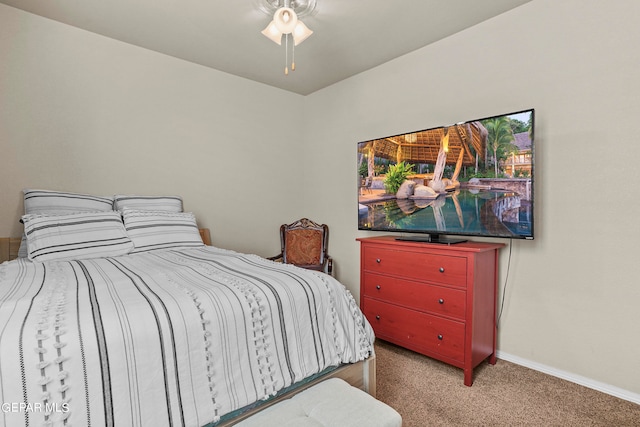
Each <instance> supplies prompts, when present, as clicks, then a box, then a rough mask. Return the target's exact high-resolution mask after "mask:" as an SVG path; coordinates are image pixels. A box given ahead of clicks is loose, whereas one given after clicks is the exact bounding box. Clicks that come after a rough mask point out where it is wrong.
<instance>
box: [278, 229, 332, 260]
mask: <svg viewBox="0 0 640 427" xmlns="http://www.w3.org/2000/svg"><path fill="white" fill-rule="evenodd" d="M328 241H329V227H328V226H327V225H326V224H317V223H315V222H313V221H311V220H310V219H308V218H302V219H300V220H298V221H295V222H293V223H291V224H283V225H282V226H280V246H281V249H282V254H283V261H284V262H285V263H288V264H295V265H299V266H305V267H307V268H309V267H312V266H317V267H318V269H322V266H323V264H324V262H325V259H326V258H327V244H328Z"/></svg>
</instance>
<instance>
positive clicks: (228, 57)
mask: <svg viewBox="0 0 640 427" xmlns="http://www.w3.org/2000/svg"><path fill="white" fill-rule="evenodd" d="M529 1H531V0H483V1H478V0H395V1H393V0H317V7H316V9H315V10H314V11H313V12H312V13H311V14H310V15H309V16H306V17H304V18H302V20H303V22H304V23H305V24H306V25H307V26H308V27H309V28H310V29H311V30H313V31H314V34H313V35H312V36H311V37H309V38H308V39H307V40H306V41H304V43H301V44H300V45H298V46H297V47H296V50H295V62H296V71H294V72H289V75H285V74H284V66H285V52H284V49H285V48H284V46H278V45H277V44H275V43H273V42H272V41H270V40H269V39H267V38H266V37H265V36H263V35H262V34H261V33H260V32H261V31H262V30H263V29H264V28H265V27H266V26H267V24H268V23H269V22H270V21H271V16H269V15H267V14H265V13H264V12H263V11H262V10H260V9H259V5H260V0H106V1H105V0H103V1H98V0H0V3H4V4H7V5H10V6H13V7H16V8H18V9H22V10H25V11H28V12H31V13H34V14H36V15H40V16H44V17H46V18H50V19H53V20H55V21H59V22H63V23H65V24H69V25H72V26H74V27H78V28H82V29H84V30H87V31H90V32H93V33H97V34H101V35H103V36H107V37H110V38H113V39H116V40H120V41H123V42H126V43H130V44H133V45H137V46H140V47H144V48H147V49H150V50H153V51H157V52H161V53H164V54H167V55H170V56H173V57H176V58H181V59H184V60H186V61H190V62H194V63H197V64H201V65H204V66H206V67H210V68H214V69H216V70H220V71H224V72H227V73H230V74H234V75H237V76H240V77H245V78H247V79H250V80H254V81H257V82H261V83H265V84H267V85H271V86H275V87H277V88H281V89H285V90H288V91H291V92H295V93H299V94H302V95H307V94H310V93H312V92H315V91H317V90H319V89H322V88H324V87H326V86H329V85H331V84H333V83H336V82H338V81H340V80H343V79H345V78H347V77H350V76H353V75H355V74H358V73H360V72H362V71H365V70H368V69H370V68H373V67H375V66H377V65H380V64H382V63H385V62H387V61H389V60H391V59H394V58H397V57H399V56H401V55H404V54H406V53H409V52H411V51H413V50H416V49H419V48H421V47H423V46H426V45H428V44H430V43H433V42H435V41H438V40H440V39H443V38H445V37H447V36H449V35H451V34H454V33H456V32H459V31H462V30H464V29H465V28H469V27H471V26H473V25H476V24H478V23H480V22H482V21H485V20H487V19H490V18H492V17H494V16H496V15H499V14H501V13H504V12H506V11H508V10H510V9H513V8H515V7H518V6H520V5H522V4H524V3H527V2H529Z"/></svg>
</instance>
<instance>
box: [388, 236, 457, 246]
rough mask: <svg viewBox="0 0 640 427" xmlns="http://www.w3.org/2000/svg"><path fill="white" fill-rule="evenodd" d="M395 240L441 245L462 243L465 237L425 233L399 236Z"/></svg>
mask: <svg viewBox="0 0 640 427" xmlns="http://www.w3.org/2000/svg"><path fill="white" fill-rule="evenodd" d="M396 240H398V241H402V242H422V243H438V244H442V245H455V244H456V243H464V242H466V241H467V239H464V238H457V237H446V236H442V235H439V234H427V235H420V236H401V237H396Z"/></svg>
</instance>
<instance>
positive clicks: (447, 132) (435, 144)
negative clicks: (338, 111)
mask: <svg viewBox="0 0 640 427" xmlns="http://www.w3.org/2000/svg"><path fill="white" fill-rule="evenodd" d="M487 135H488V132H487V129H485V127H484V126H483V125H482V124H481V123H480V122H478V121H474V122H467V123H459V124H455V125H452V126H446V127H439V128H434V129H427V130H423V131H420V132H414V133H408V134H403V135H397V136H391V137H387V138H382V139H375V140H371V141H368V142H367V143H365V144H361V145H360V146H359V151H360V153H361V154H363V155H366V157H367V162H368V177H369V179H372V178H373V175H374V159H375V158H376V157H377V158H381V159H387V160H389V161H392V162H396V163H400V162H403V161H404V162H406V163H412V164H430V165H436V166H437V165H438V164H440V165H441V169H444V165H445V164H446V165H456V169H455V172H454V175H453V177H452V178H453V180H454V181H455V180H457V176H458V174H459V173H460V169H461V168H462V166H474V165H476V161H477V160H476V157H477V158H478V159H479V160H484V158H485V155H486V147H487ZM447 140H448V141H447ZM447 142H448V143H447ZM439 153H441V154H440V161H438V155H439ZM437 172H438V171H437V167H436V170H435V171H434V174H437ZM416 177H417V175H416ZM432 177H433V175H432V174H429V176H428V177H427V176H425V177H424V178H425V179H427V178H432Z"/></svg>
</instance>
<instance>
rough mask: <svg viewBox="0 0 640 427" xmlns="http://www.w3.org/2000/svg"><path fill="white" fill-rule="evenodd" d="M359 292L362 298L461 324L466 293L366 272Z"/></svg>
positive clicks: (461, 290)
mask: <svg viewBox="0 0 640 427" xmlns="http://www.w3.org/2000/svg"><path fill="white" fill-rule="evenodd" d="M362 289H363V291H364V296H365V297H370V298H374V299H377V300H382V301H385V302H389V303H392V304H398V305H402V306H405V307H409V308H414V309H416V310H421V311H428V312H430V313H432V314H438V315H443V316H451V317H456V318H458V319H461V320H464V316H465V300H466V292H465V291H464V290H463V289H455V288H447V287H444V286H437V285H430V284H426V283H420V282H415V281H412V280H405V279H397V278H394V277H390V276H384V275H381V274H374V273H366V272H365V273H364V276H363V283H362Z"/></svg>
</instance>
